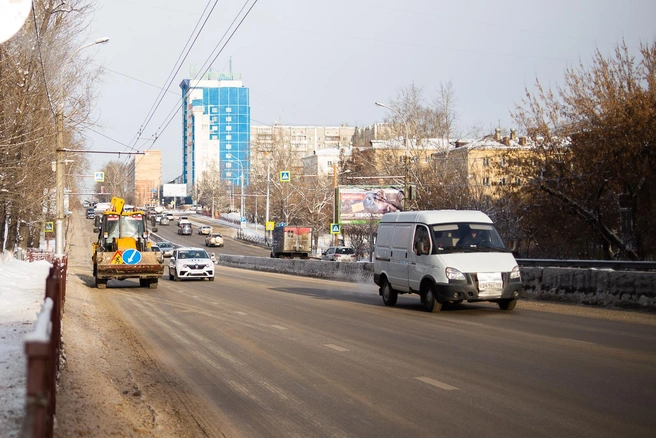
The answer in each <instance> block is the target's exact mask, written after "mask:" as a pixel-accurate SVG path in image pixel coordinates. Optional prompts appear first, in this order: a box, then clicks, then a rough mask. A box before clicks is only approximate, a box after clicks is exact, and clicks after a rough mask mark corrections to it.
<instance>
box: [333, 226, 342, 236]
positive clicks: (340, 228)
mask: <svg viewBox="0 0 656 438" xmlns="http://www.w3.org/2000/svg"><path fill="white" fill-rule="evenodd" d="M341 231H342V226H341V225H340V224H330V234H339V233H340V232H341Z"/></svg>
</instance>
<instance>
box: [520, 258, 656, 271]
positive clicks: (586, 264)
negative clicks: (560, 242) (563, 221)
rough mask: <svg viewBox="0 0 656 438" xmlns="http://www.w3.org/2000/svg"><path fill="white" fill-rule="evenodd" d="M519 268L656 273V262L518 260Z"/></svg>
mask: <svg viewBox="0 0 656 438" xmlns="http://www.w3.org/2000/svg"><path fill="white" fill-rule="evenodd" d="M517 263H518V264H519V266H526V267H542V268H587V269H612V270H614V271H656V262H632V261H626V260H557V259H517Z"/></svg>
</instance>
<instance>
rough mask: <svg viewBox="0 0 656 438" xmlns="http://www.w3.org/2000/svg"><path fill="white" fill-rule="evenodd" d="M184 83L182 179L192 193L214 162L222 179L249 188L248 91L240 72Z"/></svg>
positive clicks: (249, 123)
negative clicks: (238, 73)
mask: <svg viewBox="0 0 656 438" xmlns="http://www.w3.org/2000/svg"><path fill="white" fill-rule="evenodd" d="M207 76H208V77H207V78H204V79H200V80H190V79H185V80H183V81H182V83H181V84H180V88H181V89H182V99H183V107H182V122H183V126H182V139H183V148H182V181H183V183H185V184H187V193H188V194H189V195H193V188H194V185H195V184H196V183H198V182H199V181H200V180H201V179H202V175H203V172H204V171H207V170H209V169H210V168H211V164H212V162H213V161H214V162H215V164H216V168H217V169H218V171H219V172H220V173H221V179H223V180H225V181H226V183H228V184H234V185H235V186H240V185H241V184H242V178H243V185H244V186H247V185H248V183H249V180H250V178H249V175H250V125H251V108H250V102H249V89H248V88H247V87H244V86H243V85H242V82H241V78H240V77H239V75H237V74H233V73H228V74H217V73H209V74H208V75H207Z"/></svg>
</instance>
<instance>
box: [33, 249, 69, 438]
mask: <svg viewBox="0 0 656 438" xmlns="http://www.w3.org/2000/svg"><path fill="white" fill-rule="evenodd" d="M67 265H68V263H67V258H66V257H65V256H64V257H63V258H61V259H60V258H56V259H54V261H53V266H52V267H51V268H50V273H49V274H48V278H47V279H46V297H45V300H44V303H43V306H42V308H41V312H40V313H39V315H38V317H37V320H36V324H35V326H34V331H33V332H31V333H29V334H28V335H27V336H26V338H25V354H26V356H27V397H26V401H25V419H24V422H23V431H22V436H23V437H30V438H32V437H39V438H41V437H52V436H53V426H54V419H55V408H56V395H57V372H58V371H59V365H60V362H59V358H60V350H61V319H62V315H63V313H64V302H65V300H66V271H67Z"/></svg>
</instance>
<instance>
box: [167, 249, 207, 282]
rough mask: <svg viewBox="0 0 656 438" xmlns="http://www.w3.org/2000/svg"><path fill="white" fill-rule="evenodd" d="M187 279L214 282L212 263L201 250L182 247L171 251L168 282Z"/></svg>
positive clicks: (205, 252)
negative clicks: (205, 279)
mask: <svg viewBox="0 0 656 438" xmlns="http://www.w3.org/2000/svg"><path fill="white" fill-rule="evenodd" d="M189 278H200V279H204V278H207V279H208V280H209V281H214V262H213V261H212V258H211V257H210V255H209V254H208V253H207V251H205V250H204V249H203V248H193V247H183V248H177V249H175V250H174V251H173V255H172V256H171V259H170V261H169V280H175V281H180V280H182V279H189Z"/></svg>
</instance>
